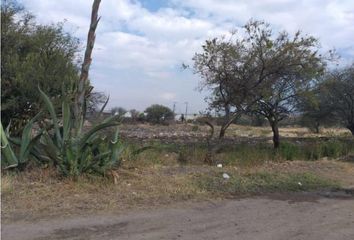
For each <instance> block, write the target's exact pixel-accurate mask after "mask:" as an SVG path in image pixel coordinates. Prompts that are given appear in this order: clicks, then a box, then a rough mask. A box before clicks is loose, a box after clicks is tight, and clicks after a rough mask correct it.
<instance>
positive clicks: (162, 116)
mask: <svg viewBox="0 0 354 240" xmlns="http://www.w3.org/2000/svg"><path fill="white" fill-rule="evenodd" d="M145 113H146V120H147V121H148V122H150V123H155V124H161V123H166V122H167V121H170V120H173V119H174V113H173V112H172V110H171V109H169V108H168V107H165V106H163V105H158V104H154V105H151V106H150V107H148V108H147V109H146V110H145Z"/></svg>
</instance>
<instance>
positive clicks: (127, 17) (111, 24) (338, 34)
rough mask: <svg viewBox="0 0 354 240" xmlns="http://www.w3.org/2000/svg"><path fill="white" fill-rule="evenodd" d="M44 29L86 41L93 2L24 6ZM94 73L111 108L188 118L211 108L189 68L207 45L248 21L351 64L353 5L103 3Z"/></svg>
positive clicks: (229, 0)
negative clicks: (165, 110)
mask: <svg viewBox="0 0 354 240" xmlns="http://www.w3.org/2000/svg"><path fill="white" fill-rule="evenodd" d="M20 2H22V4H23V5H24V6H25V7H26V9H27V10H29V11H30V12H32V13H33V14H34V15H36V17H37V21H38V22H40V23H42V24H51V23H56V22H62V21H65V29H66V30H67V31H68V32H70V33H72V34H73V35H74V36H76V37H78V38H80V39H81V41H82V49H84V44H85V42H86V35H87V31H88V26H89V21H90V14H91V5H92V2H93V1H92V0H20ZM99 15H100V16H101V21H100V23H99V25H98V29H97V36H96V45H95V48H94V51H93V55H92V58H93V61H92V65H91V69H90V79H91V82H92V84H93V86H94V89H95V91H99V92H104V93H105V94H107V95H109V96H110V102H109V104H108V108H112V107H116V106H121V107H124V108H126V109H137V110H139V111H142V110H144V109H145V108H146V107H147V106H149V105H151V104H156V103H157V104H163V105H165V106H168V107H170V108H172V107H173V104H174V103H175V104H176V112H177V113H178V112H183V111H184V109H185V102H188V108H189V110H188V111H189V112H190V113H198V112H199V111H201V110H204V109H205V108H206V107H207V104H206V103H205V101H204V98H205V97H206V96H207V93H206V92H199V91H197V87H198V82H199V81H200V78H199V77H198V76H197V75H195V74H193V72H192V70H188V69H187V70H183V69H182V63H186V64H189V65H192V60H191V59H192V57H193V55H194V54H195V53H196V52H200V51H201V45H202V44H203V43H204V42H205V40H207V39H210V38H214V37H220V36H222V35H227V34H228V33H229V31H230V30H232V29H237V28H240V27H241V26H243V25H244V24H245V23H247V21H248V20H249V19H251V18H253V19H256V20H265V21H266V22H268V23H270V24H271V26H272V28H273V29H274V31H275V32H278V31H281V30H286V31H288V32H290V33H294V32H295V31H297V30H299V29H300V30H302V31H303V33H304V34H309V35H312V36H315V37H317V38H319V39H320V42H321V46H322V48H323V51H326V50H330V49H333V48H335V49H336V50H337V52H338V53H339V54H340V55H341V56H342V60H341V61H342V62H344V63H345V62H349V61H351V60H353V59H354V1H353V0H166V1H163V0H102V1H101V5H100V10H99Z"/></svg>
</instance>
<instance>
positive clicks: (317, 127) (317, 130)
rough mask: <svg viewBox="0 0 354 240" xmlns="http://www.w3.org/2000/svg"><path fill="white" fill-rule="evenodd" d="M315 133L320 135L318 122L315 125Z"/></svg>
mask: <svg viewBox="0 0 354 240" xmlns="http://www.w3.org/2000/svg"><path fill="white" fill-rule="evenodd" d="M315 124H316V125H315V133H317V134H319V133H320V122H319V121H316V123H315Z"/></svg>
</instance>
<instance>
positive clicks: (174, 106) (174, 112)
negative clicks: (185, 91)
mask: <svg viewBox="0 0 354 240" xmlns="http://www.w3.org/2000/svg"><path fill="white" fill-rule="evenodd" d="M176 103H177V102H173V114H176Z"/></svg>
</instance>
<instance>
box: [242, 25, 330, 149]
mask: <svg viewBox="0 0 354 240" xmlns="http://www.w3.org/2000/svg"><path fill="white" fill-rule="evenodd" d="M246 32H247V34H248V37H249V41H250V43H251V46H252V51H253V52H254V54H253V55H254V56H256V58H255V59H254V62H252V63H251V64H255V65H256V66H258V67H257V72H258V74H257V75H258V77H259V79H261V80H262V81H261V83H260V84H258V85H257V88H255V91H253V94H254V96H255V99H256V102H255V104H254V105H253V106H252V110H253V113H255V114H259V115H262V116H264V117H265V118H267V120H268V122H269V124H270V126H271V128H272V131H273V143H274V148H278V147H279V144H280V136H279V128H278V124H279V122H280V121H282V120H283V119H285V118H287V117H288V116H289V114H291V113H293V112H294V111H295V110H296V106H297V102H298V100H299V97H300V96H301V94H302V93H303V92H305V91H307V90H308V89H310V87H311V84H312V82H313V79H315V78H316V77H318V76H320V75H322V74H323V72H324V69H325V66H326V63H325V58H324V57H323V56H322V55H321V54H319V46H318V45H319V44H318V40H317V39H315V38H313V37H311V36H307V35H302V34H301V32H300V31H298V32H296V33H295V35H294V36H293V37H291V36H290V35H289V34H288V33H287V32H281V33H279V34H278V35H277V36H274V34H273V33H272V30H271V28H270V27H269V25H268V24H265V23H264V22H257V21H254V22H252V21H251V22H250V23H248V24H247V25H246Z"/></svg>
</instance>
